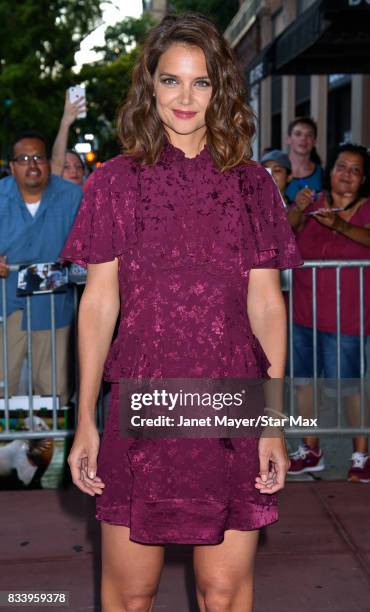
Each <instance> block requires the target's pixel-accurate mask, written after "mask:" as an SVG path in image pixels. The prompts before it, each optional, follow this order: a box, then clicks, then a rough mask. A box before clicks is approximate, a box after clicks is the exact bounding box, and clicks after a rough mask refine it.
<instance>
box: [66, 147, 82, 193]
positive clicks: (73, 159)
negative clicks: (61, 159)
mask: <svg viewBox="0 0 370 612" xmlns="http://www.w3.org/2000/svg"><path fill="white" fill-rule="evenodd" d="M62 177H63V178H64V179H65V180H66V181H71V182H72V183H76V185H82V184H83V179H84V169H83V167H82V164H81V160H80V158H79V157H77V155H73V153H67V154H66V159H65V163H64V168H63V174H62Z"/></svg>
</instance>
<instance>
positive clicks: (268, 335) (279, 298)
mask: <svg viewBox="0 0 370 612" xmlns="http://www.w3.org/2000/svg"><path fill="white" fill-rule="evenodd" d="M247 310H248V317H249V320H250V323H251V327H252V331H253V333H254V335H255V336H257V338H258V340H259V341H260V343H261V346H262V348H263V350H264V351H265V353H266V356H267V358H268V360H269V362H270V363H271V367H270V368H269V371H268V374H269V376H271V378H282V377H283V376H284V368H285V360H286V333H287V332H286V330H287V327H286V308H285V303H284V299H283V295H282V293H281V288H280V272H279V270H273V269H271V270H268V269H253V270H251V272H250V277H249V287H248V302H247Z"/></svg>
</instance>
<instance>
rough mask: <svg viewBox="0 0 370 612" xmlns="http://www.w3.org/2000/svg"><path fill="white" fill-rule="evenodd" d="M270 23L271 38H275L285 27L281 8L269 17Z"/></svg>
mask: <svg viewBox="0 0 370 612" xmlns="http://www.w3.org/2000/svg"><path fill="white" fill-rule="evenodd" d="M271 24H272V39H274V38H276V37H277V36H279V34H281V32H282V31H283V30H284V29H285V20H284V13H283V9H282V8H281V9H279V10H278V11H276V13H274V14H273V15H272V17H271Z"/></svg>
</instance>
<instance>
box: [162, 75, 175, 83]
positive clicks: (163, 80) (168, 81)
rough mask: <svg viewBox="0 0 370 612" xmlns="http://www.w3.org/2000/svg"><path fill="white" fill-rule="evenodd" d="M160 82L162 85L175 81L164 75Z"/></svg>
mask: <svg viewBox="0 0 370 612" xmlns="http://www.w3.org/2000/svg"><path fill="white" fill-rule="evenodd" d="M161 83H163V84H164V85H175V84H176V83H177V81H176V79H172V78H170V77H166V78H164V79H161Z"/></svg>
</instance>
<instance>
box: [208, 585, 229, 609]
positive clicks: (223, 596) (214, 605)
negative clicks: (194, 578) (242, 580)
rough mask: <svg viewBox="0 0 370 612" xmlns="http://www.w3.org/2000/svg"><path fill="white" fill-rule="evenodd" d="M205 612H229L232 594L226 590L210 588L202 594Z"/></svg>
mask: <svg viewBox="0 0 370 612" xmlns="http://www.w3.org/2000/svg"><path fill="white" fill-rule="evenodd" d="M203 600H204V607H205V611H206V612H231V610H232V604H233V592H232V590H231V589H228V588H217V587H216V588H214V587H212V588H210V589H207V590H206V592H205V593H204V599H203Z"/></svg>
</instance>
